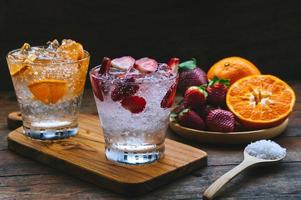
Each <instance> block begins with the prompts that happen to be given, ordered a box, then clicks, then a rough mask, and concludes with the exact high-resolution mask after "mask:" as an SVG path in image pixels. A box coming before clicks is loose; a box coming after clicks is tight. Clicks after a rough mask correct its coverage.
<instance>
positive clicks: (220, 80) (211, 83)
mask: <svg viewBox="0 0 301 200" xmlns="http://www.w3.org/2000/svg"><path fill="white" fill-rule="evenodd" d="M216 83H222V84H224V85H225V86H227V87H229V86H230V81H229V80H227V79H219V78H218V77H217V76H214V77H213V79H212V80H211V81H210V82H209V84H208V86H212V85H215V84H216Z"/></svg>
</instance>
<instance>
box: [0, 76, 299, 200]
mask: <svg viewBox="0 0 301 200" xmlns="http://www.w3.org/2000/svg"><path fill="white" fill-rule="evenodd" d="M289 83H290V84H291V85H292V87H293V88H294V90H295V92H296V97H297V102H296V105H295V108H294V112H293V113H292V115H291V117H290V121H289V125H288V128H287V129H286V130H285V132H284V133H283V134H281V136H280V137H277V138H275V139H274V141H276V142H277V143H279V144H281V146H283V147H285V148H287V156H286V158H285V159H284V160H283V162H282V163H281V164H280V165H277V166H273V167H267V168H265V167H259V168H254V169H251V170H248V171H246V172H245V173H242V174H240V175H239V176H237V177H236V178H235V179H234V180H232V181H231V182H230V183H229V184H228V185H227V186H226V188H224V189H223V191H221V194H220V195H218V196H217V198H216V199H217V200H221V199H222V200H224V199H226V200H232V199H233V200H234V199H242V200H249V199H254V200H262V199H269V200H283V199H290V200H300V199H301V181H300V180H301V173H300V169H301V82H300V81H299V82H296V81H295V82H293V81H291V82H289ZM0 108H1V109H0V199H1V200H19V199H21V200H40V199H50V200H60V199H64V200H66V199H67V200H69V199H70V200H71V199H72V200H73V199H89V200H94V199H106V200H127V199H128V198H126V197H124V196H121V195H118V194H116V193H113V192H109V191H107V190H104V189H101V188H99V187H97V186H95V185H94V184H89V183H88V182H86V181H81V180H79V179H77V178H73V177H72V176H69V175H68V174H66V173H63V172H62V171H59V170H55V169H53V168H51V167H48V166H47V165H42V164H40V163H38V162H35V161H33V160H30V159H26V158H24V157H22V156H19V155H18V154H15V153H14V152H12V151H10V150H8V149H7V141H6V137H7V135H8V133H9V132H10V131H11V130H9V129H7V127H6V117H7V115H8V114H9V113H10V112H12V111H16V110H18V103H17V101H16V97H15V94H14V92H13V91H10V92H0ZM81 112H82V113H87V114H89V113H95V112H96V106H95V102H94V99H93V95H92V92H91V90H90V89H86V90H85V94H84V96H83V105H82V107H81ZM167 137H168V138H170V139H172V140H175V141H179V142H181V143H185V144H188V145H191V146H194V147H196V148H200V149H203V150H205V151H206V152H207V153H208V166H207V167H205V168H201V169H199V170H196V171H195V172H194V173H192V174H189V175H187V176H185V177H183V178H179V179H177V180H175V181H172V183H170V184H167V185H165V186H162V187H160V188H158V189H156V190H155V191H153V192H151V193H148V194H146V195H143V196H141V197H136V198H134V199H135V200H153V199H163V200H183V199H187V200H188V199H189V200H200V199H202V193H203V192H204V191H205V189H206V188H208V187H209V185H210V184H212V183H213V182H214V181H215V180H216V179H217V178H219V177H220V176H222V175H223V174H224V173H226V172H227V171H229V170H231V169H232V168H233V167H234V166H235V165H237V164H239V163H240V162H241V161H242V159H243V154H242V151H243V149H244V148H245V145H231V146H229V145H226V146H225V145H206V144H200V143H198V142H194V141H190V140H188V139H185V138H182V137H180V136H178V135H177V134H175V133H173V132H172V131H171V130H168V132H167Z"/></svg>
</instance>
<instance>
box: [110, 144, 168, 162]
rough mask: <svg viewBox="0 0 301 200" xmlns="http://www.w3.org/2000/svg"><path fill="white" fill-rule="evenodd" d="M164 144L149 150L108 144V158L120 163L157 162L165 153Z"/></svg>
mask: <svg viewBox="0 0 301 200" xmlns="http://www.w3.org/2000/svg"><path fill="white" fill-rule="evenodd" d="M164 150H165V147H164V144H162V145H156V148H153V149H151V150H149V149H148V150H147V151H137V152H133V151H124V148H122V149H121V148H113V147H112V146H110V147H109V146H106V150H105V153H106V158H107V159H108V160H110V161H113V162H116V163H118V164H126V165H143V164H149V163H152V162H155V161H157V160H159V159H160V158H162V157H163V155H164Z"/></svg>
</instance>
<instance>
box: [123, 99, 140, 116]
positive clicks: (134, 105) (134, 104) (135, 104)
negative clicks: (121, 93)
mask: <svg viewBox="0 0 301 200" xmlns="http://www.w3.org/2000/svg"><path fill="white" fill-rule="evenodd" d="M121 105H122V107H124V108H125V109H127V110H129V111H131V112H132V113H140V112H142V111H143V110H144V108H145V105H146V101H145V99H144V98H143V97H139V96H130V97H127V98H126V99H123V100H122V101H121Z"/></svg>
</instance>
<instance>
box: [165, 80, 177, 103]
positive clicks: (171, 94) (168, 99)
mask: <svg viewBox="0 0 301 200" xmlns="http://www.w3.org/2000/svg"><path fill="white" fill-rule="evenodd" d="M176 92H177V82H176V83H174V84H173V85H172V86H171V87H170V88H169V90H168V91H167V92H166V94H165V96H164V97H163V99H162V101H161V108H171V107H172V105H173V102H174V99H175V96H176Z"/></svg>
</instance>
